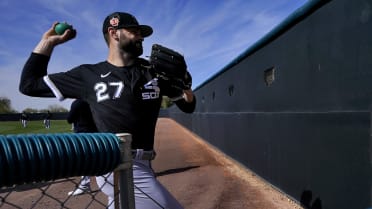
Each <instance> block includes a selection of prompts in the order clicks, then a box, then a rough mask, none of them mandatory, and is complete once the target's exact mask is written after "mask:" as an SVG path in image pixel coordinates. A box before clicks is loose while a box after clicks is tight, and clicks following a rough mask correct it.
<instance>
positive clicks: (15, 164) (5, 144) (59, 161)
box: [0, 133, 134, 209]
mask: <svg viewBox="0 0 372 209" xmlns="http://www.w3.org/2000/svg"><path fill="white" fill-rule="evenodd" d="M130 144H131V136H130V135H129V134H118V135H114V134H108V133H68V134H45V135H42V134H38V135H30V134H29V135H7V136H0V168H1V170H0V208H2V209H3V208H4V209H8V208H9V209H10V208H22V209H24V208H50V209H52V208H71V209H80V208H92V209H96V208H97V209H98V208H107V207H109V206H110V205H113V206H115V208H120V207H121V208H123V209H126V208H134V194H133V176H132V175H133V174H132V162H131V160H132V156H131V149H130ZM109 172H114V185H111V187H112V188H113V189H114V194H115V201H113V202H108V198H107V196H106V195H105V194H104V193H103V192H101V188H100V187H98V185H97V183H96V182H97V181H96V178H95V176H100V175H103V174H106V173H109ZM80 176H89V177H90V180H91V183H90V192H85V193H83V194H82V195H77V196H72V195H71V196H70V195H68V192H70V191H73V190H75V189H77V188H78V187H79V185H80V183H81V179H82V178H81V177H80ZM105 184H109V181H105V183H104V185H105ZM104 185H103V186H104ZM119 188H123V189H121V190H120V189H119ZM119 199H120V201H118V200H119ZM119 203H120V206H119Z"/></svg>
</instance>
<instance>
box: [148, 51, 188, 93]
mask: <svg viewBox="0 0 372 209" xmlns="http://www.w3.org/2000/svg"><path fill="white" fill-rule="evenodd" d="M150 65H151V68H152V69H153V70H154V72H155V73H156V74H157V76H158V77H159V78H161V79H162V80H164V81H166V82H167V83H168V84H169V85H170V86H171V87H172V88H176V89H179V90H184V89H190V88H191V85H192V79H191V75H190V73H189V72H188V71H187V65H186V62H185V59H184V57H183V55H181V54H180V53H178V52H176V51H174V50H172V49H169V48H167V47H164V46H161V45H159V44H154V45H152V50H151V56H150Z"/></svg>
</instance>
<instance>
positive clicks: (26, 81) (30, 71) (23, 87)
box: [19, 53, 54, 97]
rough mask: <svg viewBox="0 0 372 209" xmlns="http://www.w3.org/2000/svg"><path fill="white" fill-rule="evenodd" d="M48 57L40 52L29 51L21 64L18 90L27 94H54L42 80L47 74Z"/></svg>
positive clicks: (38, 95) (48, 95)
mask: <svg viewBox="0 0 372 209" xmlns="http://www.w3.org/2000/svg"><path fill="white" fill-rule="evenodd" d="M49 59H50V58H49V57H48V56H45V55H41V54H36V53H31V55H30V57H29V58H28V60H27V61H26V63H25V65H24V66H23V70H22V74H21V78H20V83H19V91H20V92H21V93H23V94H25V95H28V96H37V97H53V96H54V94H53V92H52V91H51V90H50V88H49V87H48V86H47V85H46V84H45V82H44V81H43V76H45V75H46V74H47V67H48V62H49Z"/></svg>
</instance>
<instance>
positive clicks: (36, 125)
mask: <svg viewBox="0 0 372 209" xmlns="http://www.w3.org/2000/svg"><path fill="white" fill-rule="evenodd" d="M71 132H72V130H71V124H68V123H67V121H66V120H51V121H50V129H46V128H45V127H44V124H43V121H41V120H37V121H28V124H27V127H26V128H23V127H22V124H21V122H20V121H0V135H7V134H30V133H32V134H38V133H71Z"/></svg>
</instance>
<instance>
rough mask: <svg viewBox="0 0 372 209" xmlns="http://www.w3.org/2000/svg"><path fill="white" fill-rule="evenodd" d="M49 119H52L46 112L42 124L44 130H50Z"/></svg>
mask: <svg viewBox="0 0 372 209" xmlns="http://www.w3.org/2000/svg"><path fill="white" fill-rule="evenodd" d="M51 117H52V114H50V111H49V110H48V112H47V113H46V115H45V118H44V120H43V124H44V126H45V128H46V129H49V128H50V118H51Z"/></svg>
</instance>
